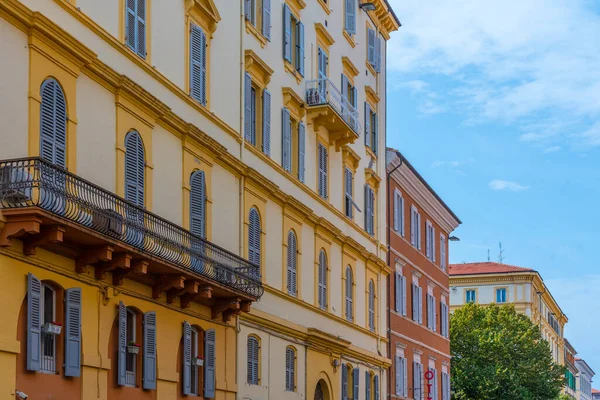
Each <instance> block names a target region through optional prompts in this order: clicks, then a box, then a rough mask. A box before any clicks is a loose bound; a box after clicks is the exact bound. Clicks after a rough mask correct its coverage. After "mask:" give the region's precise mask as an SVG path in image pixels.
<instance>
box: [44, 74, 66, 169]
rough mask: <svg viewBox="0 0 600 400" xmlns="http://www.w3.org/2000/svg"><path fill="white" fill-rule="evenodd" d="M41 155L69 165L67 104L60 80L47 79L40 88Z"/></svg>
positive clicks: (52, 160) (60, 164)
mask: <svg viewBox="0 0 600 400" xmlns="http://www.w3.org/2000/svg"><path fill="white" fill-rule="evenodd" d="M40 94H41V98H42V102H41V105H40V156H41V157H42V158H43V159H45V160H47V161H49V162H51V163H53V164H56V165H58V166H60V167H63V168H66V167H67V158H66V153H67V150H66V148H67V147H66V146H67V105H66V101H65V96H64V93H63V91H62V89H61V87H60V85H59V84H58V82H57V81H56V80H54V79H52V78H50V79H46V80H45V81H44V83H43V84H42V87H41V89H40Z"/></svg>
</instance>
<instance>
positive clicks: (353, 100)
mask: <svg viewBox="0 0 600 400" xmlns="http://www.w3.org/2000/svg"><path fill="white" fill-rule="evenodd" d="M341 103H342V104H341V107H342V110H341V111H342V118H343V119H344V121H346V122H347V123H348V125H350V126H352V127H353V128H354V129H355V130H356V122H357V118H356V117H355V115H354V114H353V113H354V111H356V108H357V105H358V93H357V91H356V88H355V87H354V85H353V84H352V82H351V81H350V80H349V79H348V77H347V76H346V75H344V74H342V102H341Z"/></svg>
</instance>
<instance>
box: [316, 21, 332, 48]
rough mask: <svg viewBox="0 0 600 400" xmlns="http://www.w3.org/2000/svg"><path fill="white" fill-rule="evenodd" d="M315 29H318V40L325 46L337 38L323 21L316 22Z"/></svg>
mask: <svg viewBox="0 0 600 400" xmlns="http://www.w3.org/2000/svg"><path fill="white" fill-rule="evenodd" d="M315 30H316V31H317V40H321V41H322V42H323V44H324V45H325V46H327V47H329V46H331V45H333V44H334V43H335V39H334V38H333V36H331V34H330V33H329V32H328V31H327V28H325V26H324V25H323V24H322V23H320V22H315Z"/></svg>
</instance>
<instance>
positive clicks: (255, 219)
mask: <svg viewBox="0 0 600 400" xmlns="http://www.w3.org/2000/svg"><path fill="white" fill-rule="evenodd" d="M248 220H249V221H248V222H249V224H248V260H249V261H250V262H251V263H254V264H256V265H260V217H259V215H258V211H256V208H254V207H253V208H251V209H250V215H249V217H248Z"/></svg>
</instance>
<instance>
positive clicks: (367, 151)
mask: <svg viewBox="0 0 600 400" xmlns="http://www.w3.org/2000/svg"><path fill="white" fill-rule="evenodd" d="M365 151H366V153H367V155H368V156H370V157H371V158H372V159H374V160H377V154H375V153H374V152H373V150H371V148H370V147H369V146H367V145H366V144H365Z"/></svg>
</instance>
